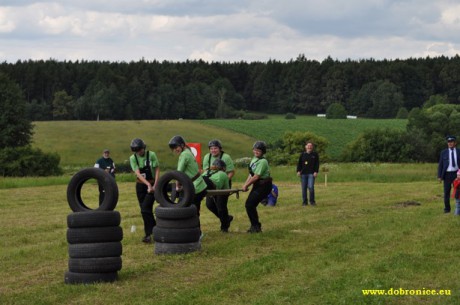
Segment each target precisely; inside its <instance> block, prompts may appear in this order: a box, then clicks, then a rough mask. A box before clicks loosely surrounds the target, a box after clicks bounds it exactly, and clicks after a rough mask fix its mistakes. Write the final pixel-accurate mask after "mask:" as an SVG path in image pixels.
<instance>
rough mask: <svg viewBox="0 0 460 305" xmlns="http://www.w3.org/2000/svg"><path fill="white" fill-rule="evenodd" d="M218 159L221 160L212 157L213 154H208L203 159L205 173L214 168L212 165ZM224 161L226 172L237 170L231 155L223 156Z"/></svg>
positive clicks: (225, 154)
mask: <svg viewBox="0 0 460 305" xmlns="http://www.w3.org/2000/svg"><path fill="white" fill-rule="evenodd" d="M219 155H220V154H219ZM210 159H211V160H210ZM216 159H219V158H216V157H214V156H213V155H211V153H207V154H206V155H205V156H204V158H203V171H207V170H208V169H209V168H210V167H211V166H212V163H213V162H214V160H216ZM222 161H224V162H225V165H226V167H225V172H227V173H229V172H231V171H234V170H235V165H233V160H232V157H230V155H229V154H227V153H224V154H222Z"/></svg>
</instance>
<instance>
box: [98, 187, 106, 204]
mask: <svg viewBox="0 0 460 305" xmlns="http://www.w3.org/2000/svg"><path fill="white" fill-rule="evenodd" d="M104 198H105V190H104V188H103V187H102V185H101V184H99V205H101V204H102V202H103V201H104Z"/></svg>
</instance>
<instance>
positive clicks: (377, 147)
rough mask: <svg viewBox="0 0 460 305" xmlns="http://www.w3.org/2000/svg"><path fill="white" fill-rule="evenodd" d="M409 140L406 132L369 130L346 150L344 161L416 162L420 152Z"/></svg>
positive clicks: (386, 129) (388, 129)
mask: <svg viewBox="0 0 460 305" xmlns="http://www.w3.org/2000/svg"><path fill="white" fill-rule="evenodd" d="M408 140H409V136H408V134H407V133H406V132H405V131H400V130H394V129H390V128H385V129H373V130H368V131H365V132H364V133H362V134H361V135H360V136H359V137H358V139H356V140H355V141H354V142H352V143H351V144H349V145H348V146H347V147H346V148H345V150H344V152H343V155H342V159H343V161H346V162H409V161H414V160H415V158H418V157H419V156H420V152H418V151H417V147H414V146H413V145H411V143H409V141H408ZM414 143H415V142H414ZM414 143H412V144H414Z"/></svg>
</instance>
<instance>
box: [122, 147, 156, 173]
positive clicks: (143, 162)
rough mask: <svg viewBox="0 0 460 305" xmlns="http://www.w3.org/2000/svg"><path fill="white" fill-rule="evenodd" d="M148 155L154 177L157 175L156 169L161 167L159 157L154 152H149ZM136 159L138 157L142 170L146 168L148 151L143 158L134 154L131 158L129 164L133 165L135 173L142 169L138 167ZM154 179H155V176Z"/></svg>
mask: <svg viewBox="0 0 460 305" xmlns="http://www.w3.org/2000/svg"><path fill="white" fill-rule="evenodd" d="M148 153H149V160H150V168H151V170H152V175H155V168H157V167H158V166H160V163H159V162H158V158H157V155H156V154H155V153H154V152H153V151H149V152H148ZM136 157H137V161H138V162H139V166H140V167H141V168H143V167H145V166H146V165H147V151H145V153H144V155H143V156H139V155H137V154H133V155H131V156H130V157H129V163H130V164H131V169H132V170H133V171H136V170H138V169H140V168H139V166H138V165H137V162H136ZM153 178H155V176H154V177H153Z"/></svg>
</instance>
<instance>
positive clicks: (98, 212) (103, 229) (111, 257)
mask: <svg viewBox="0 0 460 305" xmlns="http://www.w3.org/2000/svg"><path fill="white" fill-rule="evenodd" d="M92 178H94V179H96V180H97V181H98V183H99V184H100V185H102V187H103V189H104V191H105V194H104V200H103V202H102V203H101V204H100V205H99V207H98V208H97V209H94V210H93V209H90V208H89V207H88V206H87V205H86V204H85V203H84V202H83V200H82V198H81V189H82V186H83V184H84V183H85V182H86V181H88V180H89V179H92ZM67 201H68V203H69V206H70V208H71V209H72V211H73V213H70V214H69V215H68V216H67V227H68V229H67V242H68V244H69V264H68V267H69V270H68V271H66V272H65V276H64V282H65V283H66V284H80V283H85V284H88V283H95V282H113V281H115V280H117V279H118V271H119V270H121V267H122V260H121V254H122V244H121V241H122V239H123V230H122V228H121V227H120V222H121V216H120V213H119V212H117V211H114V208H115V207H116V205H117V201H118V187H117V184H116V182H115V179H114V178H113V177H112V176H110V175H109V174H107V173H106V172H105V171H102V170H100V169H98V168H86V169H83V170H81V171H79V172H78V173H76V174H75V175H74V176H73V177H72V179H71V180H70V182H69V185H68V187H67Z"/></svg>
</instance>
